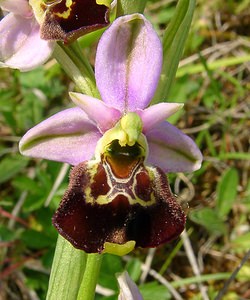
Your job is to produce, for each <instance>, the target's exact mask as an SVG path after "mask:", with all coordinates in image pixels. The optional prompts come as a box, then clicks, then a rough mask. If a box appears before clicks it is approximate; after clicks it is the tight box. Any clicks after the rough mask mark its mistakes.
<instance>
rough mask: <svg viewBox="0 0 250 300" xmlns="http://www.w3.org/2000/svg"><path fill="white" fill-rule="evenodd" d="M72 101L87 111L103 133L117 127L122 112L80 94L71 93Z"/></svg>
mask: <svg viewBox="0 0 250 300" xmlns="http://www.w3.org/2000/svg"><path fill="white" fill-rule="evenodd" d="M70 97H71V99H72V101H73V102H74V103H75V104H76V105H77V106H79V107H80V108H81V109H83V110H84V111H85V113H86V114H87V115H88V117H89V119H90V120H93V121H94V122H95V123H96V125H97V127H98V128H99V129H100V131H101V132H102V133H104V132H105V131H107V130H108V129H110V128H112V127H114V126H115V124H116V123H117V121H118V120H119V119H120V117H121V112H120V111H119V110H117V109H115V108H112V107H110V106H109V105H107V104H105V103H104V102H103V101H100V100H99V99H96V98H93V97H91V96H88V95H83V94H80V93H70Z"/></svg>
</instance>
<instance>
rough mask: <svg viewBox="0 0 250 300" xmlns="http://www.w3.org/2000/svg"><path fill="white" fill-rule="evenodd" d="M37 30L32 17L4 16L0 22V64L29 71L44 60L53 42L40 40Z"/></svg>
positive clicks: (50, 52)
mask: <svg viewBox="0 0 250 300" xmlns="http://www.w3.org/2000/svg"><path fill="white" fill-rule="evenodd" d="M39 30H40V26H39V24H38V23H37V22H36V20H35V19H34V18H31V19H26V18H23V17H20V16H17V15H14V14H13V13H9V14H8V15H7V16H5V17H4V18H3V19H2V20H1V22H0V36H1V39H0V66H2V67H10V68H14V69H20V70H21V71H29V70H31V69H34V68H36V67H37V66H39V65H42V64H43V63H44V62H46V61H47V59H48V58H49V57H50V55H51V54H52V51H53V48H54V42H48V41H45V40H42V39H41V38H40V33H39Z"/></svg>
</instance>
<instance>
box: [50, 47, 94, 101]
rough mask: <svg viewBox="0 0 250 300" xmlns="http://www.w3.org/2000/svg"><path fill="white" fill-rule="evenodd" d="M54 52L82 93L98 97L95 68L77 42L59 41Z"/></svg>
mask: <svg viewBox="0 0 250 300" xmlns="http://www.w3.org/2000/svg"><path fill="white" fill-rule="evenodd" d="M53 54H54V57H55V58H56V60H57V61H58V63H59V64H60V65H61V66H62V68H63V69H64V71H65V72H66V73H67V74H68V75H69V77H70V78H71V79H72V80H73V81H74V82H75V84H76V86H77V87H78V89H79V90H80V91H81V92H82V93H84V94H87V95H90V96H93V97H98V95H99V93H98V91H97V88H96V84H95V76H94V72H93V69H92V67H91V65H90V64H89V62H88V60H87V59H86V58H85V57H84V55H83V53H82V52H81V49H80V47H79V44H78V43H77V42H74V43H72V44H70V45H68V46H65V45H64V44H63V43H61V42H58V43H57V45H56V47H55V49H54V53H53Z"/></svg>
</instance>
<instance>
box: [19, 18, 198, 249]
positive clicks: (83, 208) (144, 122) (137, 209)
mask: <svg viewBox="0 0 250 300" xmlns="http://www.w3.org/2000/svg"><path fill="white" fill-rule="evenodd" d="M161 65H162V47H161V43H160V40H159V38H158V37H157V35H156V33H155V32H154V30H153V28H152V26H151V24H150V23H149V22H148V21H147V20H146V19H145V18H144V17H143V16H142V15H140V14H134V15H129V16H124V17H120V18H118V19H117V20H115V21H114V23H113V24H112V25H111V26H110V28H109V29H108V30H106V31H105V33H104V34H103V36H102V38H101V40H100V42H99V45H98V48H97V54H96V63H95V73H96V82H97V87H98V89H99V92H100V95H101V99H102V100H103V101H100V100H99V99H95V98H93V97H90V96H87V95H82V94H78V93H70V96H71V98H72V100H73V101H74V103H75V104H76V105H77V106H78V107H77V108H70V109H67V110H64V111H62V112H59V113H57V114H56V115H54V116H52V117H50V118H49V119H47V120H45V121H43V122H42V123H40V124H38V125H37V126H35V127H34V128H32V129H31V130H29V131H28V132H27V133H26V134H25V136H24V137H23V138H22V140H21V141H20V151H21V153H22V154H24V155H28V156H32V157H41V158H47V159H51V160H56V161H61V162H67V163H69V164H72V165H76V166H75V167H74V168H73V170H72V172H71V177H70V185H69V188H68V190H67V191H66V193H65V195H64V198H63V200H62V202H61V205H60V207H59V209H58V210H57V212H56V214H55V215H54V218H53V223H54V225H55V226H56V228H57V229H58V231H59V233H60V234H62V235H63V236H64V237H65V238H67V239H68V240H69V241H70V242H71V243H72V244H73V245H74V246H75V247H77V248H80V249H83V250H85V251H86V252H102V251H107V252H114V253H116V254H124V253H126V252H129V251H130V250H131V249H133V248H134V246H139V247H156V246H158V245H159V244H162V243H164V242H167V241H170V240H171V239H173V238H176V237H177V236H178V235H179V234H180V233H181V231H182V230H183V228H184V225H185V215H184V213H183V211H182V209H181V207H180V206H179V205H178V204H177V202H176V199H175V197H174V196H173V195H172V193H171V191H170V189H169V186H168V182H167V178H166V176H165V173H164V172H180V171H194V170H196V169H198V168H199V167H200V164H201V160H202V156H201V153H200V151H199V149H198V148H197V146H196V145H195V143H194V142H193V141H192V140H191V139H190V138H189V137H188V136H186V135H184V134H183V133H182V132H181V131H180V130H178V129H177V128H176V127H174V126H173V125H171V124H169V123H168V122H166V121H165V119H166V118H167V117H169V116H170V115H171V114H173V113H175V112H176V111H177V110H178V109H180V108H181V107H182V105H181V104H179V103H160V104H157V105H153V106H151V107H147V106H148V104H149V103H150V100H151V99H152V97H153V94H154V92H155V89H156V87H157V83H158V79H159V76H160V72H161ZM145 164H146V165H145ZM154 166H160V168H161V169H159V168H158V167H154Z"/></svg>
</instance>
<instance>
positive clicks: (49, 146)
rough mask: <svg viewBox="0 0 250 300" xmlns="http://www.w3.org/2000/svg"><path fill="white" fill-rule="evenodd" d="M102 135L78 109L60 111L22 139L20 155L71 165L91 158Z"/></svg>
mask: <svg viewBox="0 0 250 300" xmlns="http://www.w3.org/2000/svg"><path fill="white" fill-rule="evenodd" d="M100 137H101V133H100V132H99V131H98V129H97V128H96V126H95V124H94V123H93V122H92V121H90V120H89V119H88V117H87V115H86V114H85V113H84V112H83V111H82V110H81V109H80V108H78V107H77V108H70V109H66V110H64V111H61V112H59V113H57V114H55V115H53V116H52V117H50V118H49V119H47V120H45V121H43V122H41V123H40V124H38V125H36V126H35V127H33V128H32V129H30V130H29V131H28V132H27V133H26V134H25V135H24V136H23V138H22V139H21V141H20V144H19V148H20V152H21V153H22V154H23V155H26V156H30V157H37V158H45V159H49V160H55V161H60V162H66V163H69V164H71V165H77V164H79V163H80V162H83V161H85V160H89V159H91V158H92V157H93V156H94V151H95V147H96V144H97V141H98V140H99V139H100Z"/></svg>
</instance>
